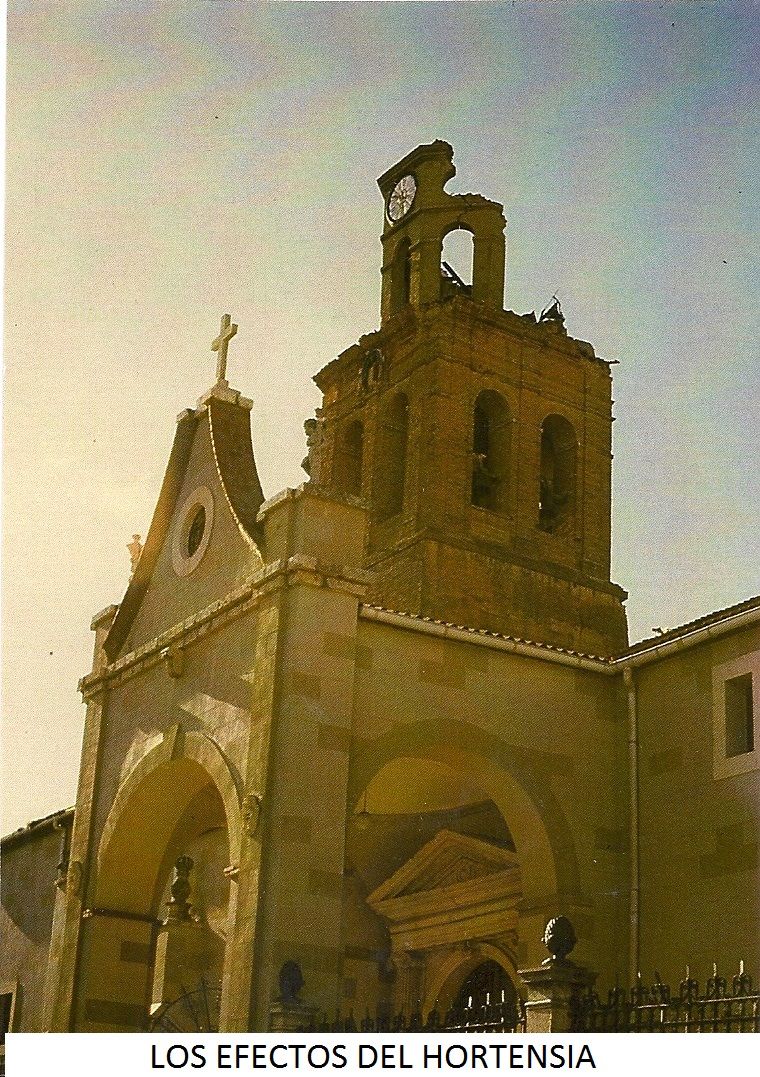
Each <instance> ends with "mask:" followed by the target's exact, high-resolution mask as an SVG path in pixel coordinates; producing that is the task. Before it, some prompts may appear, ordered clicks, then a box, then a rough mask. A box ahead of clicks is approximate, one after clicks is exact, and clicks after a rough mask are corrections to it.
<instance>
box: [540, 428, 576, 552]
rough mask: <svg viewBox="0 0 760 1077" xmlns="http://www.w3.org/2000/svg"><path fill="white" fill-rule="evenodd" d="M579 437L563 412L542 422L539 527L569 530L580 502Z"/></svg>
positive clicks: (560, 530)
mask: <svg viewBox="0 0 760 1077" xmlns="http://www.w3.org/2000/svg"><path fill="white" fill-rule="evenodd" d="M577 450H578V438H577V436H576V433H575V430H574V428H573V425H572V423H570V422H569V420H568V419H566V418H565V417H564V416H563V415H547V417H546V418H545V419H544V421H543V423H542V424H541V470H540V482H539V501H538V509H539V512H538V526H539V527H540V529H541V530H542V531H546V532H548V533H549V534H558V533H560V532H565V531H567V530H568V528H569V527H570V525H571V524H572V521H573V518H574V514H575V504H576V496H577V495H576V458H577Z"/></svg>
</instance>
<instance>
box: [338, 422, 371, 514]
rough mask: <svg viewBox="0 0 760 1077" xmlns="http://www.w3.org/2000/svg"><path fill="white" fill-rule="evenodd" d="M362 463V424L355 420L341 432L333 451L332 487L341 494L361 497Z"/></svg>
mask: <svg viewBox="0 0 760 1077" xmlns="http://www.w3.org/2000/svg"><path fill="white" fill-rule="evenodd" d="M363 463H364V424H363V423H362V422H361V421H360V420H359V419H355V420H354V421H353V422H350V423H349V424H348V425H347V426H345V427H344V428H343V430H341V432H340V434H339V437H338V444H337V446H336V451H335V464H334V467H333V485H334V486H335V487H336V489H337V490H340V491H341V493H345V494H351V496H352V497H361V492H362V474H363Z"/></svg>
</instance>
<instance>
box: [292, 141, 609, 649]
mask: <svg viewBox="0 0 760 1077" xmlns="http://www.w3.org/2000/svg"><path fill="white" fill-rule="evenodd" d="M452 158H453V150H452V148H451V146H449V145H448V143H446V142H442V141H435V142H433V143H431V144H430V145H425V146H419V147H417V149H415V150H413V151H412V152H411V153H410V154H408V155H407V156H406V157H404V158H403V160H401V161H399V162H398V164H396V165H394V166H393V167H392V168H390V169H389V170H388V171H387V172H385V173H384V174H383V175H382V176H381V177H380V179H379V180H378V184H379V187H380V191H381V193H382V196H383V200H384V204H385V219H384V227H383V233H382V246H383V261H382V297H381V324H380V329H379V330H377V331H376V332H374V333H370V334H368V335H366V336H364V337H362V338H361V339H360V340H359V342H358V343H357V344H355V345H353V346H352V347H350V348H348V349H347V350H346V351H344V352H343V353H342V354H341V355H340V356H339V357H338V358H337V359H335V360H334V361H333V362H331V363H329V364H328V365H327V366H326V367H324V369H322V370H321V371H320V372H319V374H317V376H316V377H315V381H316V383H317V385H318V386H319V388H320V389H321V390H322V393H323V396H324V399H323V406H322V408H321V409H320V411H319V412H318V415H319V419H318V421H316V422H315V421H314V420H312V421H311V422H312V428H311V431H310V435H311V436H310V456H309V463H308V465H307V466H308V467H309V468H310V478H311V481H312V482H313V483H315V484H318V485H322V486H325V487H328V488H331V489H333V490H335V491H337V492H340V493H342V494H348V495H350V496H354V497H358V498H361V499H362V500H364V501H365V503H367V504H368V506H369V508H370V513H371V518H370V528H369V537H368V542H367V549H366V556H365V562H366V566H367V567H368V568H371V569H372V570H373V572H374V574H375V579H376V584H375V588H374V593H373V595H372V601H374V602H375V603H377V604H378V605H382V606H385V607H388V608H391V609H396V610H400V611H406V612H410V613H416V614H422V615H424V616H428V617H431V618H435V619H439V620H442V621H450V622H454V623H456V624H462V625H467V626H470V627H473V628H487V629H490V630H492V631H497V632H503V633H505V634H507V635H510V636H515V637H519V638H521V639H530V640H534V641H537V642H545V643H551V644H555V645H559V646H563V647H569V648H574V649H578V650H582V651H585V652H589V653H593V654H611V653H614V652H616V651H618V650H620V649H622V648H623V647H624V646H625V644H626V642H627V627H626V618H625V611H624V608H623V605H622V603H623V601H624V599H625V597H626V595H625V592H624V591H623V590H622V589H621V588H620V587H618V586H617V585H615V584H613V583H611V582H610V509H611V459H612V457H611V431H612V396H611V392H612V382H611V377H610V370H609V365H608V364H607V363H606V362H605V361H604V360H602V359H600V358H598V357H597V356H596V354H595V352H594V349H593V347H592V346H591V344H588V343H587V342H585V341H581V340H575V339H573V338H572V337H570V336H568V334H567V332H566V330H565V327H564V317H563V315H562V312H561V310H560V308H559V304H558V303H555V304H554V305H553V306H552V307H551V308H550V309H548V310H547V311H546V312H544V314H542V315H541V316H540V318H538V319H537V318H536V316H535V315H534V314H532V313H531V314H523V315H518V314H515V313H513V312H512V311H505V310H504V309H503V300H502V296H503V289H504V265H505V240H504V229H505V225H506V222H505V219H504V215H503V210H502V207H501V205H499V204H498V203H497V202H492V201H489V200H488V199H486V198H484V197H483V196H482V195H479V194H453V195H452V194H449V193H447V191H446V190H445V189H444V188H445V185H446V184H447V182H448V181H449V180H450V179H452V178H453V176H454V175H455V171H456V170H455V168H454V164H453V161H452ZM459 229H461V230H463V231H465V232H467V233H469V234H470V235H471V237H472V281H471V283H469V282H465V281H464V280H463V279H462V278H461V277H460V276H459V275H458V274H457V273H456V272H454V271H452V270H451V268H450V267H449V266H447V265H446V264H445V263H442V250H443V243H444V240H445V238H446V236H447V235H449V233H451V232H453V231H455V230H459Z"/></svg>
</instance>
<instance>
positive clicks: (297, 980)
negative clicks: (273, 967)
mask: <svg viewBox="0 0 760 1077" xmlns="http://www.w3.org/2000/svg"><path fill="white" fill-rule="evenodd" d="M278 980H279V986H280V1001H281V1002H291V1003H292V1002H299V1001H300V1000H299V998H298V996H299V995H300V993H301V989H302V988H303V973H302V972H301V966H300V965H299V964H298V962H297V961H285V962H283V964H282V967H281V968H280V972H279V976H278Z"/></svg>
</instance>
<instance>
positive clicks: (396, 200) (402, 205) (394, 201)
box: [388, 176, 417, 223]
mask: <svg viewBox="0 0 760 1077" xmlns="http://www.w3.org/2000/svg"><path fill="white" fill-rule="evenodd" d="M416 193H417V181H416V180H415V178H414V176H402V177H401V179H400V180H399V181H398V183H397V184H396V186H395V187H394V188H393V190H392V191H391V196H390V198H389V199H388V219H389V220H391V221H393V222H394V223H395V222H396V221H400V220H401V218H402V217H403V216H404V215H405V214H406V213H408V212H409V210H410V209H411V208H412V202H414V196H415V195H416Z"/></svg>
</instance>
